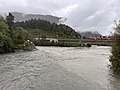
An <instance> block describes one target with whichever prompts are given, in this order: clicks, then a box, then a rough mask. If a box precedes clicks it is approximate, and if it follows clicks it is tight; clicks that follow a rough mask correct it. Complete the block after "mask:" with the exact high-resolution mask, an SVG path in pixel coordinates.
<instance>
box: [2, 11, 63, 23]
mask: <svg viewBox="0 0 120 90" xmlns="http://www.w3.org/2000/svg"><path fill="white" fill-rule="evenodd" d="M11 13H12V15H13V16H14V21H26V20H30V19H41V20H46V21H49V22H51V23H60V22H61V20H62V21H63V18H62V17H56V16H52V15H41V14H25V13H20V12H11ZM0 15H1V16H3V17H6V16H7V15H8V13H1V14H0Z"/></svg>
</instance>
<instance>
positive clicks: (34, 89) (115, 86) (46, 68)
mask: <svg viewBox="0 0 120 90" xmlns="http://www.w3.org/2000/svg"><path fill="white" fill-rule="evenodd" d="M37 48H38V49H39V50H37V51H32V52H17V53H12V54H3V55H0V90H120V78H118V77H114V76H113V74H112V73H111V71H110V69H109V68H110V62H109V55H110V49H111V48H110V47H103V46H100V47H98V46H93V47H91V48H84V47H82V48H80V47H37Z"/></svg>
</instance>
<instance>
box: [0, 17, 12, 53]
mask: <svg viewBox="0 0 120 90" xmlns="http://www.w3.org/2000/svg"><path fill="white" fill-rule="evenodd" d="M8 52H13V43H12V39H11V37H10V35H9V33H8V25H7V24H6V23H5V22H4V20H3V19H0V54H1V53H8Z"/></svg>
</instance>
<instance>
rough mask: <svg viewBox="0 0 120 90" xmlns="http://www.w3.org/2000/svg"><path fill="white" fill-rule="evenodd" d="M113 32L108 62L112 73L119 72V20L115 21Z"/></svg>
mask: <svg viewBox="0 0 120 90" xmlns="http://www.w3.org/2000/svg"><path fill="white" fill-rule="evenodd" d="M114 29H115V33H114V34H113V36H112V56H111V58H110V62H111V64H112V68H113V71H114V73H117V74H118V73H120V21H119V22H117V21H115V27H114Z"/></svg>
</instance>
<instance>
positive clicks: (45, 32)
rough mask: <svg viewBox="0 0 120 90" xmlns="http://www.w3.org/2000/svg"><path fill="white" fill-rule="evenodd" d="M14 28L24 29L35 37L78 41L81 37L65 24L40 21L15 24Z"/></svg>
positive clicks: (32, 20)
mask: <svg viewBox="0 0 120 90" xmlns="http://www.w3.org/2000/svg"><path fill="white" fill-rule="evenodd" d="M14 27H23V28H24V29H26V30H28V32H30V33H31V34H32V35H33V36H34V37H43V36H44V37H49V38H65V39H76V38H80V37H81V36H80V35H79V34H78V33H77V32H75V30H73V29H72V28H71V27H69V26H68V25H65V24H56V23H50V22H49V21H45V20H40V19H38V20H37V19H31V20H27V21H21V22H15V23H14Z"/></svg>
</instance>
